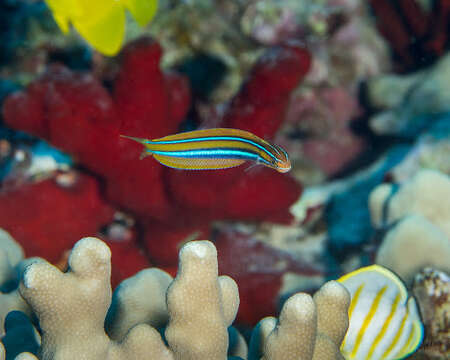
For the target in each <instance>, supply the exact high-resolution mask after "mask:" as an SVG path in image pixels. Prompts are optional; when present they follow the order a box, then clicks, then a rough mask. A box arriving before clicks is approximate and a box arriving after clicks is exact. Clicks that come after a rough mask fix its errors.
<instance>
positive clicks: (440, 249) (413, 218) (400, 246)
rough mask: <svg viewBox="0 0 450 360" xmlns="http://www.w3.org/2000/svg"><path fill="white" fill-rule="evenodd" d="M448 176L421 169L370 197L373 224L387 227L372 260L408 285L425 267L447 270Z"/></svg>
mask: <svg viewBox="0 0 450 360" xmlns="http://www.w3.org/2000/svg"><path fill="white" fill-rule="evenodd" d="M448 199H450V178H449V177H448V176H447V175H445V174H443V173H440V172H438V171H434V170H421V171H419V172H418V173H417V174H416V175H415V176H414V177H413V178H412V179H411V180H409V181H407V182H405V183H404V184H403V185H401V186H400V188H399V189H398V191H397V192H395V187H394V185H392V184H383V185H380V186H378V187H377V188H375V190H374V191H373V192H372V193H371V195H370V198H369V205H370V211H371V216H372V223H373V224H374V226H375V227H376V228H379V229H388V231H387V234H386V235H385V236H384V239H383V242H382V244H381V246H380V248H379V250H378V253H377V256H376V259H375V262H376V263H377V264H380V265H383V266H385V267H387V268H389V269H391V270H393V271H395V272H396V273H397V274H398V275H400V277H401V278H402V279H403V280H405V281H406V282H407V283H408V284H410V283H411V282H412V280H413V278H414V276H415V274H416V273H417V272H418V271H420V270H421V269H423V268H424V267H426V266H432V267H434V268H437V269H441V270H444V271H447V272H448V271H450V262H449V260H448V259H450V202H449V201H448Z"/></svg>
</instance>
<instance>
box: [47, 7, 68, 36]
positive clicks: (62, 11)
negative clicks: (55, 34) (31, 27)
mask: <svg viewBox="0 0 450 360" xmlns="http://www.w3.org/2000/svg"><path fill="white" fill-rule="evenodd" d="M45 2H46V3H47V5H48V7H49V8H50V10H51V11H52V14H53V18H54V19H55V22H56V24H57V25H58V27H59V28H60V29H61V31H62V32H63V33H64V34H67V33H68V32H69V14H68V13H67V9H69V7H68V6H67V5H68V4H67V3H66V1H58V0H45Z"/></svg>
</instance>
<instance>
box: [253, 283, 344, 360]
mask: <svg viewBox="0 0 450 360" xmlns="http://www.w3.org/2000/svg"><path fill="white" fill-rule="evenodd" d="M349 305H350V294H349V293H348V291H347V290H346V289H345V288H344V287H343V286H342V285H341V284H339V283H337V282H336V281H330V282H328V283H326V284H325V285H324V286H322V288H321V289H320V290H319V291H318V292H317V293H316V294H315V295H314V298H311V296H309V295H307V294H304V293H298V294H296V295H294V296H292V297H291V298H289V299H288V300H287V301H286V303H285V304H284V306H283V309H282V310H281V314H280V317H279V319H278V321H277V320H276V319H275V318H273V317H267V318H265V319H263V320H261V321H260V323H259V324H258V326H257V327H256V329H255V330H254V332H253V335H252V340H251V343H250V356H249V359H258V358H259V356H260V355H262V357H261V359H262V360H278V359H280V360H281V359H283V360H284V359H312V360H334V359H344V358H343V357H342V355H341V353H340V351H339V347H340V344H341V342H342V340H343V339H344V336H345V333H346V331H347V327H348V315H347V311H348V308H349Z"/></svg>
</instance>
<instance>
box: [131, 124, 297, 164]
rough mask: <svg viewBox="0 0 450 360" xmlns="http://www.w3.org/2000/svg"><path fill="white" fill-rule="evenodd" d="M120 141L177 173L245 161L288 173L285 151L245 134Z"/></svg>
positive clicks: (225, 132)
mask: <svg viewBox="0 0 450 360" xmlns="http://www.w3.org/2000/svg"><path fill="white" fill-rule="evenodd" d="M122 137H125V138H128V139H132V140H134V141H137V142H139V143H140V144H142V145H144V147H145V149H144V152H143V153H142V156H141V157H145V156H153V157H154V158H155V159H156V160H157V161H159V162H160V163H161V164H163V165H165V166H169V167H172V168H176V169H184V170H211V169H226V168H231V167H235V166H239V165H241V164H243V163H244V162H246V161H253V162H255V163H257V164H262V165H264V166H267V167H270V168H272V169H275V170H277V171H279V172H287V171H289V170H290V169H291V163H290V161H289V156H288V154H287V152H286V151H285V150H284V149H282V148H281V147H280V146H278V145H272V144H270V143H268V142H267V141H265V140H263V139H261V138H259V137H257V136H256V135H254V134H252V133H250V132H248V131H244V130H238V129H226V128H216V129H205V130H195V131H189V132H184V133H179V134H174V135H169V136H165V137H163V138H160V139H154V140H148V139H141V138H135V137H130V136H124V135H122Z"/></svg>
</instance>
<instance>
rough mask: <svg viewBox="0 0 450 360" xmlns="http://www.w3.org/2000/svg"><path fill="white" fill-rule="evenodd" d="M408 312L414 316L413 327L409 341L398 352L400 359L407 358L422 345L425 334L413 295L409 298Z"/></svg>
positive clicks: (410, 315)
mask: <svg viewBox="0 0 450 360" xmlns="http://www.w3.org/2000/svg"><path fill="white" fill-rule="evenodd" d="M408 313H409V314H408V316H409V317H411V318H412V329H411V332H410V334H409V338H408V341H407V342H406V343H405V345H404V346H403V348H401V349H400V351H399V352H398V354H397V356H398V359H405V358H406V357H407V356H408V355H411V353H413V352H414V351H415V350H416V349H417V348H418V347H419V346H420V344H421V343H422V340H423V336H424V329H423V325H422V323H421V322H420V320H419V315H418V313H417V307H416V303H415V301H414V298H413V297H410V298H409V300H408Z"/></svg>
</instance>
